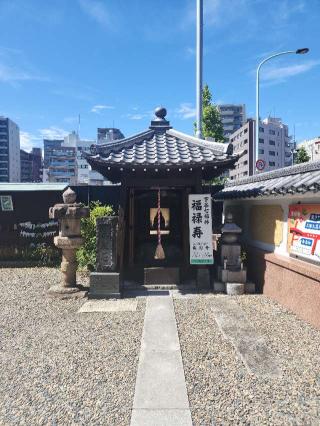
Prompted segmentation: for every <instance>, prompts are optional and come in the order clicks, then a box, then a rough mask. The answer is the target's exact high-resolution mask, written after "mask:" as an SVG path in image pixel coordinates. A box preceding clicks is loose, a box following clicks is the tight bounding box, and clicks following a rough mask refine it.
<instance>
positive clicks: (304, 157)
mask: <svg viewBox="0 0 320 426" xmlns="http://www.w3.org/2000/svg"><path fill="white" fill-rule="evenodd" d="M297 151H298V153H297V155H296V158H295V164H300V163H307V162H308V161H310V157H309V155H308V153H307V151H306V149H305V147H304V146H302V147H301V148H298V150H297Z"/></svg>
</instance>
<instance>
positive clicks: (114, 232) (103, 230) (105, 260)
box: [89, 216, 120, 298]
mask: <svg viewBox="0 0 320 426" xmlns="http://www.w3.org/2000/svg"><path fill="white" fill-rule="evenodd" d="M96 225H97V261H96V272H92V273H91V274H90V293H89V294H90V297H92V298H119V297H120V274H119V272H118V271H119V265H118V252H117V238H118V217H117V216H105V217H100V218H97V222H96Z"/></svg>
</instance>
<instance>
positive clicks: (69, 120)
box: [63, 116, 79, 124]
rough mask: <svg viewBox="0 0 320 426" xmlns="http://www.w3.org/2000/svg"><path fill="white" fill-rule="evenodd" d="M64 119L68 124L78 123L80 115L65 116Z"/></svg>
mask: <svg viewBox="0 0 320 426" xmlns="http://www.w3.org/2000/svg"><path fill="white" fill-rule="evenodd" d="M63 121H64V122H65V123H68V124H73V123H78V121H79V116H74V117H65V118H64V119H63Z"/></svg>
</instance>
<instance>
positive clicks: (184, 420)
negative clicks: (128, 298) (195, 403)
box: [131, 295, 192, 426]
mask: <svg viewBox="0 0 320 426" xmlns="http://www.w3.org/2000/svg"><path fill="white" fill-rule="evenodd" d="M144 425H146V426H192V420H191V413H190V408H189V400H188V395H187V389H186V383H185V377H184V370H183V365H182V357H181V351H180V343H179V337H178V332H177V325H176V319H175V314H174V307H173V301H172V297H170V296H169V295H168V296H155V297H148V298H147V306H146V313H145V319H144V328H143V334H142V341H141V349H140V356H139V365H138V373H137V380H136V388H135V395H134V402H133V410H132V417H131V426H144Z"/></svg>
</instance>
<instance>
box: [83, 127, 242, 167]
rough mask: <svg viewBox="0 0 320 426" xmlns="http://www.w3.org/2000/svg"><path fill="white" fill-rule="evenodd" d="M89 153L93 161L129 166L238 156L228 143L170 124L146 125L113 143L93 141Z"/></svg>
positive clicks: (182, 163) (181, 163)
mask: <svg viewBox="0 0 320 426" xmlns="http://www.w3.org/2000/svg"><path fill="white" fill-rule="evenodd" d="M92 154H93V155H91V156H90V160H91V161H93V162H94V161H98V162H100V163H101V162H104V163H106V164H108V165H112V164H119V165H129V166H131V165H132V166H133V165H134V166H139V165H141V166H142V165H143V166H146V165H147V166H148V165H154V166H161V165H177V166H183V165H193V164H205V163H214V162H220V161H221V160H222V161H223V160H227V159H233V158H234V161H236V159H237V158H238V156H234V155H233V154H232V145H228V144H223V143H217V142H209V141H204V140H201V139H198V138H195V137H193V136H188V135H186V134H184V133H180V132H177V131H175V130H173V129H170V128H165V129H163V130H161V129H150V130H147V131H146V132H143V133H140V134H138V135H136V136H134V137H131V138H127V139H122V140H119V141H116V142H114V143H107V144H104V145H95V146H94V148H93V152H92Z"/></svg>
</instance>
